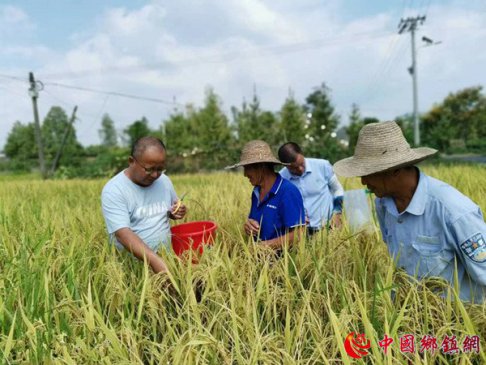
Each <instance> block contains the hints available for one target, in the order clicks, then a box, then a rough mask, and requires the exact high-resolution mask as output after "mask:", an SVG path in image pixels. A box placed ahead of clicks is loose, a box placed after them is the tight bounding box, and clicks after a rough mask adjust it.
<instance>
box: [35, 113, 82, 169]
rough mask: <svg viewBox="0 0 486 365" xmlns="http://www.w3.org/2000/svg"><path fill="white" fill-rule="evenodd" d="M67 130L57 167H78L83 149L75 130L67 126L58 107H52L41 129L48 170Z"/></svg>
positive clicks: (67, 122) (66, 121)
mask: <svg viewBox="0 0 486 365" xmlns="http://www.w3.org/2000/svg"><path fill="white" fill-rule="evenodd" d="M67 128H69V134H68V136H67V139H66V143H65V145H64V148H63V151H62V156H61V159H60V160H59V166H61V165H62V166H78V165H79V164H80V163H81V157H82V155H83V147H82V146H81V144H80V143H79V142H78V140H77V138H76V129H75V127H74V125H71V126H69V120H68V116H67V115H66V112H65V111H64V110H63V109H62V108H61V107H59V106H53V107H52V108H51V109H50V110H49V112H48V113H47V115H46V117H45V118H44V121H43V123H42V127H41V131H42V138H43V142H44V153H45V157H46V162H47V167H48V168H50V166H51V165H50V164H52V162H53V160H54V158H55V156H56V154H57V152H58V151H59V148H60V147H61V144H62V140H63V137H64V134H65V132H66V129H67Z"/></svg>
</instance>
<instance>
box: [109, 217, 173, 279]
mask: <svg viewBox="0 0 486 365" xmlns="http://www.w3.org/2000/svg"><path fill="white" fill-rule="evenodd" d="M115 237H116V239H117V240H118V242H120V243H121V244H122V245H123V247H125V248H126V249H127V250H128V251H129V252H131V253H132V254H133V256H135V257H136V258H137V259H139V260H142V261H143V260H147V263H148V264H149V265H150V267H151V268H152V270H153V271H154V272H155V273H159V272H161V273H168V269H167V266H166V265H165V262H164V260H162V258H161V257H160V256H159V255H157V253H155V252H154V251H152V250H151V249H150V248H149V247H148V246H147V245H146V244H145V243H144V242H143V241H142V239H141V238H140V237H138V236H137V235H136V234H135V233H134V232H133V231H132V230H131V229H130V228H127V227H125V228H120V229H119V230H117V231H116V232H115Z"/></svg>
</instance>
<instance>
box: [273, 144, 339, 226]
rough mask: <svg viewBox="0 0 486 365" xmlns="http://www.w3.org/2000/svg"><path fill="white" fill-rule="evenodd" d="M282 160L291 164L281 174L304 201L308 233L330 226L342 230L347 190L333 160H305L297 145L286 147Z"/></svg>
mask: <svg viewBox="0 0 486 365" xmlns="http://www.w3.org/2000/svg"><path fill="white" fill-rule="evenodd" d="M278 158H279V160H280V161H282V162H284V163H287V164H288V166H287V167H284V168H283V169H282V170H280V175H282V177H283V178H285V179H287V180H289V181H290V182H291V183H292V184H294V185H295V186H296V187H297V188H298V189H299V190H300V193H301V194H302V198H303V199H304V207H305V210H306V213H307V219H308V220H309V224H308V226H307V232H308V234H309V235H312V234H314V233H316V232H318V231H319V230H320V229H321V228H322V227H323V226H324V227H325V226H327V225H329V226H331V227H340V226H341V211H342V204H343V194H344V191H343V187H342V186H341V184H340V182H339V180H338V178H337V176H336V175H335V174H334V171H333V169H332V166H331V164H330V163H329V161H327V160H324V159H317V158H306V157H304V154H303V152H302V149H301V148H300V146H299V145H298V144H297V143H294V142H287V143H285V144H283V145H282V146H281V147H280V148H279V150H278Z"/></svg>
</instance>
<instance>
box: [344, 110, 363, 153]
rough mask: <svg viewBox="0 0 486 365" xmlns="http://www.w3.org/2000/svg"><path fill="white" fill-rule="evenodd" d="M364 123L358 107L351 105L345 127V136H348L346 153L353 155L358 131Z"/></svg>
mask: <svg viewBox="0 0 486 365" xmlns="http://www.w3.org/2000/svg"><path fill="white" fill-rule="evenodd" d="M363 125H364V123H363V121H362V119H361V113H360V111H359V107H358V105H356V104H353V105H351V113H350V114H349V125H348V126H347V127H346V134H347V135H348V151H349V152H348V153H350V154H354V149H355V148H356V142H357V141H358V135H359V131H360V130H361V128H362V127H363Z"/></svg>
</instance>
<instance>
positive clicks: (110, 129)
mask: <svg viewBox="0 0 486 365" xmlns="http://www.w3.org/2000/svg"><path fill="white" fill-rule="evenodd" d="M98 133H99V136H100V139H101V144H102V145H103V146H105V147H115V146H116V145H117V135H116V129H115V123H114V122H113V119H111V118H110V116H109V115H108V114H105V115H103V119H102V120H101V129H99V130H98Z"/></svg>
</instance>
